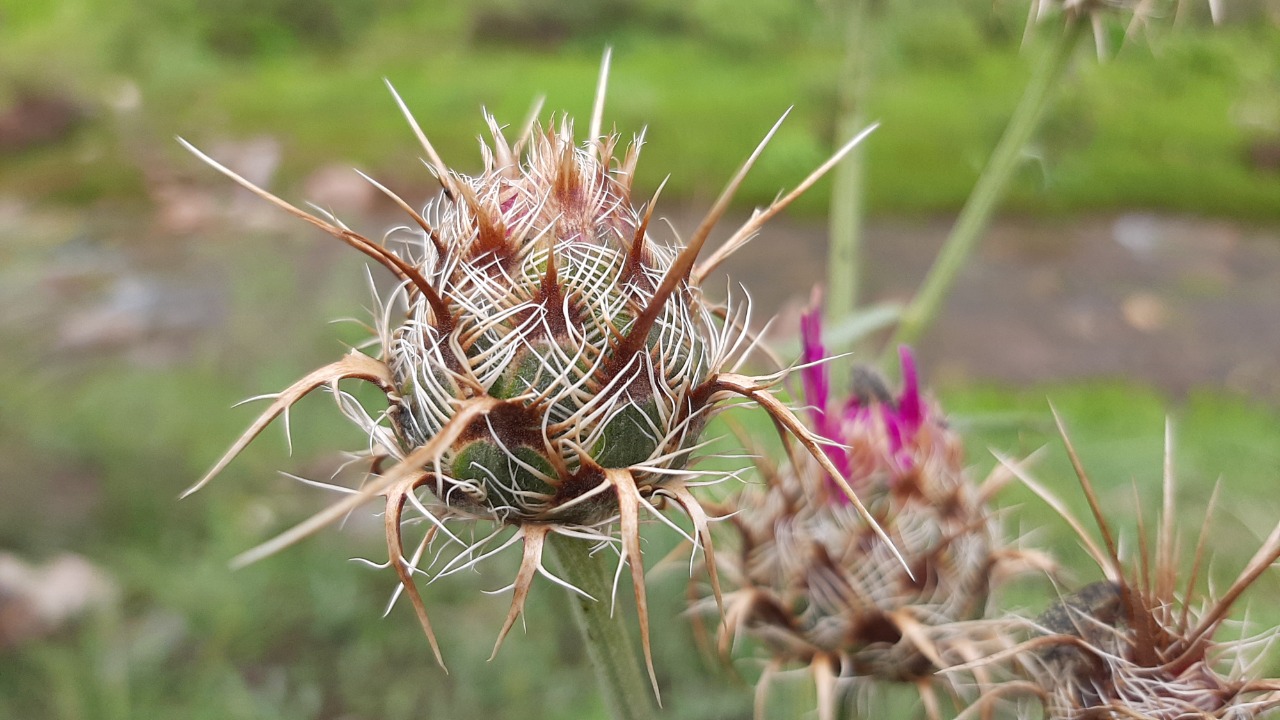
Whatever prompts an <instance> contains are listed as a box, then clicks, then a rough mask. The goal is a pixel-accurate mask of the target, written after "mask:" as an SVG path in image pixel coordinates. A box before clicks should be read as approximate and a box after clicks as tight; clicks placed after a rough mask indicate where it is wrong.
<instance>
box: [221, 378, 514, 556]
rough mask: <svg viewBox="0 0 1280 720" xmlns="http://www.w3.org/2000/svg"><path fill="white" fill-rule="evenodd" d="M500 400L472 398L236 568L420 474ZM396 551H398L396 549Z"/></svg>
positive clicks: (249, 553)
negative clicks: (352, 489)
mask: <svg viewBox="0 0 1280 720" xmlns="http://www.w3.org/2000/svg"><path fill="white" fill-rule="evenodd" d="M499 402H500V401H499V400H496V399H494V398H490V397H481V398H476V399H474V400H471V401H468V403H467V405H466V406H465V407H463V408H462V409H461V410H459V411H458V412H457V414H455V415H454V416H453V417H452V418H450V419H449V422H447V423H445V425H444V427H443V428H442V429H441V430H440V432H438V433H436V434H435V435H434V436H433V437H432V438H431V440H430V441H428V442H427V444H425V445H423V446H422V447H419V448H418V449H416V450H414V451H413V452H411V453H409V454H408V455H407V456H405V458H404V460H401V461H400V462H399V463H398V464H396V466H395V467H393V468H391V469H390V470H388V471H387V472H386V474H384V475H383V476H382V477H380V478H378V479H376V480H374V481H372V482H369V483H366V484H365V486H364V487H362V488H360V491H359V492H356V493H352V494H351V495H347V496H345V497H344V498H343V499H341V500H339V501H338V502H336V503H334V504H332V505H330V506H329V507H327V508H325V509H323V510H321V511H320V512H317V513H316V514H314V515H312V516H311V517H309V518H307V519H306V520H303V521H302V522H300V523H298V524H297V525H294V526H293V527H292V528H290V529H288V530H286V531H284V532H282V533H280V534H279V535H277V536H275V537H274V538H272V539H270V540H268V541H267V542H264V543H262V544H261V545H258V546H257V547H255V548H252V549H250V550H247V551H245V552H243V553H240V554H239V555H237V556H235V557H234V558H232V559H231V567H232V568H242V567H244V566H246V565H252V564H253V563H255V562H258V561H259V560H262V559H264V558H267V557H270V556H272V555H274V554H276V553H278V552H280V551H281V550H283V549H285V548H287V547H289V546H290V545H293V544H294V543H296V542H298V541H300V540H302V539H303V538H305V537H308V536H309V535H311V534H312V533H315V532H316V531H317V530H319V529H320V528H323V527H325V526H326V525H329V524H331V523H334V522H337V521H338V520H341V519H342V518H343V517H344V516H345V515H346V514H347V513H348V512H350V511H352V510H354V509H355V508H358V507H360V506H361V505H363V504H365V503H366V502H368V501H370V500H372V499H373V498H375V497H377V496H379V495H382V494H383V493H385V492H387V491H388V489H390V488H391V487H393V486H394V485H395V484H396V483H400V482H403V481H405V480H406V479H407V478H411V477H417V475H418V474H419V473H421V472H422V468H423V467H424V466H426V465H427V464H428V463H433V462H435V461H436V460H437V459H438V458H439V457H440V454H441V453H443V452H444V449H445V448H447V447H449V446H451V445H452V444H453V443H454V442H455V441H456V440H457V439H458V437H459V436H460V435H462V432H463V431H464V430H465V429H466V428H467V427H468V426H469V425H470V424H471V422H472V421H474V420H476V419H477V418H479V417H481V416H483V415H485V414H487V413H488V412H489V411H490V410H492V409H493V408H494V406H495V405H497V404H498V403H499ZM392 552H394V551H392Z"/></svg>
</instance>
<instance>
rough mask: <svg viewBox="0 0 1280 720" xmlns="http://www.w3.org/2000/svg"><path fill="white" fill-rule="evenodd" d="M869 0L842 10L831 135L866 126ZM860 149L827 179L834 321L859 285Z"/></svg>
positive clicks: (846, 311) (851, 306) (848, 308)
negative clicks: (841, 40)
mask: <svg viewBox="0 0 1280 720" xmlns="http://www.w3.org/2000/svg"><path fill="white" fill-rule="evenodd" d="M870 5H871V2H870V0H848V1H847V2H845V3H842V4H841V6H840V7H839V8H838V10H840V11H841V13H842V14H843V15H844V24H845V28H844V63H843V67H842V68H841V73H840V81H839V82H840V86H839V106H838V107H837V109H836V124H837V130H836V137H837V138H846V137H852V136H853V135H854V134H855V133H856V132H857V131H858V129H859V128H863V127H866V125H867V123H866V109H865V106H864V103H865V101H866V98H867V95H868V93H869V91H870V86H871V60H872V55H873V51H872V48H871V44H870V40H871V33H870V32H869V31H868V26H869V25H870V23H869V22H868V20H869V18H870V15H871V8H870V7H869V6H870ZM864 153H865V151H864V150H863V148H862V147H861V146H859V147H856V148H854V149H853V150H851V151H850V152H849V154H848V155H846V156H845V158H844V160H841V161H840V164H839V165H837V166H836V169H835V172H834V173H833V175H832V182H831V213H830V216H831V219H830V223H829V226H828V233H829V235H830V238H831V240H830V243H831V244H830V249H829V250H828V258H827V260H828V262H827V302H826V306H827V317H828V318H829V319H830V320H831V321H832V322H839V321H840V320H842V319H844V318H845V317H848V316H849V315H850V314H851V313H853V311H854V310H855V309H856V308H857V305H858V293H859V291H860V289H861V287H860V286H861V277H860V273H861V268H862V245H863V240H862V235H863V231H862V227H863V216H864V214H865V208H864V202H865V198H864V193H865V190H864V185H865V180H864V178H865V166H866V161H865V158H864Z"/></svg>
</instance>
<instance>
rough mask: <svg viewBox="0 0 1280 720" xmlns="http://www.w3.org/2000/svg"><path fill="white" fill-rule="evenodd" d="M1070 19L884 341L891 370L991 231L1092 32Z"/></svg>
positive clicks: (931, 318)
mask: <svg viewBox="0 0 1280 720" xmlns="http://www.w3.org/2000/svg"><path fill="white" fill-rule="evenodd" d="M1067 23H1068V24H1067V26H1066V29H1065V30H1064V31H1063V33H1062V34H1061V35H1060V36H1059V37H1058V38H1057V40H1056V41H1055V43H1054V45H1053V47H1052V48H1050V50H1049V53H1048V54H1047V55H1046V56H1045V57H1044V58H1043V60H1042V62H1041V63H1040V64H1039V65H1038V66H1037V67H1036V69H1035V71H1034V72H1033V73H1032V75H1031V79H1030V80H1029V81H1028V83H1027V87H1026V90H1024V91H1023V94H1022V99H1021V100H1020V101H1019V102H1018V106H1017V108H1015V109H1014V111H1013V116H1012V117H1011V118H1009V125H1008V126H1007V127H1006V128H1005V131H1004V135H1002V136H1001V137H1000V142H999V144H997V145H996V148H995V150H994V151H993V152H992V153H991V158H990V159H989V160H988V161H987V166H986V168H984V169H983V171H982V175H980V176H979V177H978V182H977V184H976V185H974V187H973V191H972V192H970V193H969V199H968V200H966V201H965V204H964V208H963V209H961V211H960V216H959V217H958V218H956V224H955V226H954V227H952V229H951V234H950V235H949V236H948V237H947V241H946V243H945V244H944V245H943V246H942V251H941V252H940V253H939V254H938V257H937V259H936V260H934V263H933V267H932V268H930V270H929V275H928V276H927V277H926V278H925V281H924V284H923V285H922V286H921V288H920V292H918V293H917V294H916V297H915V299H914V300H912V302H911V304H910V305H909V306H908V307H907V309H906V312H904V313H903V317H902V323H901V324H900V325H899V326H898V331H897V333H896V334H895V335H894V337H893V340H892V341H891V342H890V343H889V344H888V346H887V347H885V349H884V354H883V356H882V357H881V361H882V362H881V363H880V364H881V367H882V368H884V370H885V371H886V372H887V373H894V372H895V371H894V370H893V369H892V368H894V367H896V365H895V364H894V363H893V362H892V360H893V359H894V358H895V357H896V356H897V352H898V346H899V345H902V344H907V345H910V344H914V343H915V342H917V341H918V340H919V339H920V336H921V335H923V334H924V332H925V330H927V329H928V328H929V326H930V325H932V324H933V322H934V320H936V319H937V315H938V310H939V308H940V307H941V305H942V300H943V298H944V297H946V294H947V293H948V292H949V291H950V290H951V286H952V285H953V284H954V283H955V279H956V276H957V275H958V274H959V272H960V269H961V268H962V267H964V264H965V262H967V261H968V259H969V256H970V255H971V254H972V253H973V249H974V247H975V246H976V245H977V243H978V239H979V238H980V237H982V235H983V233H984V232H986V229H987V224H988V223H989V222H990V220H991V213H992V211H993V210H994V209H995V207H996V205H997V204H998V203H999V202H1000V200H1001V199H1002V198H1003V197H1004V193H1005V189H1006V188H1007V187H1008V185H1009V178H1010V177H1012V175H1013V172H1014V170H1016V169H1017V167H1018V161H1019V160H1020V159H1021V158H1022V152H1023V149H1024V148H1025V147H1026V145H1027V142H1028V141H1029V140H1030V139H1031V135H1032V133H1034V132H1035V130H1036V128H1037V127H1038V126H1039V124H1040V118H1041V117H1042V116H1043V115H1044V111H1045V109H1046V108H1047V107H1048V105H1049V101H1050V100H1051V97H1052V95H1053V93H1054V91H1055V90H1056V89H1057V88H1058V86H1059V84H1060V82H1061V80H1062V76H1063V74H1064V73H1065V72H1066V69H1067V66H1068V65H1069V64H1070V60H1071V55H1072V52H1073V51H1074V50H1075V48H1076V45H1077V44H1079V42H1080V40H1081V38H1083V37H1085V36H1086V34H1087V33H1086V30H1087V29H1088V26H1089V23H1088V19H1087V18H1086V17H1085V16H1084V15H1081V16H1080V17H1072V18H1070V19H1068V21H1067Z"/></svg>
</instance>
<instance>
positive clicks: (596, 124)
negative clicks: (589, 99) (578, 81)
mask: <svg viewBox="0 0 1280 720" xmlns="http://www.w3.org/2000/svg"><path fill="white" fill-rule="evenodd" d="M611 57H613V48H611V47H606V48H605V49H604V59H602V60H601V61H600V79H599V80H598V81H597V82H596V99H595V102H594V103H593V104H592V106H591V125H590V129H589V133H588V135H587V141H588V142H592V143H594V142H596V141H597V140H599V139H600V125H601V123H603V121H604V97H605V91H606V90H607V89H608V86H609V59H610V58H611Z"/></svg>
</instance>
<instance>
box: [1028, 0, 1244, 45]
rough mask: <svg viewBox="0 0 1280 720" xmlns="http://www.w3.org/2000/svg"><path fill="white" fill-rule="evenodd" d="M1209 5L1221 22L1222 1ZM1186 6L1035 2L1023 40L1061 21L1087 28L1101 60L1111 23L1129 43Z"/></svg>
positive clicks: (1151, 1) (1141, 1) (1134, 1)
mask: <svg viewBox="0 0 1280 720" xmlns="http://www.w3.org/2000/svg"><path fill="white" fill-rule="evenodd" d="M1207 4H1208V7H1209V14H1210V16H1211V17H1212V19H1213V21H1214V22H1215V23H1217V22H1221V19H1222V3H1221V2H1220V0H1208V3H1207ZM1185 5H1186V0H1032V2H1031V3H1030V11H1029V16H1028V18H1027V26H1026V30H1025V32H1024V39H1025V37H1027V36H1029V35H1030V33H1031V29H1032V27H1033V26H1034V25H1036V24H1037V23H1040V22H1045V21H1047V20H1050V19H1054V18H1061V19H1062V20H1064V21H1065V23H1066V25H1067V26H1068V28H1070V27H1071V26H1074V25H1080V26H1087V27H1088V28H1089V29H1090V30H1091V31H1092V33H1093V42H1094V47H1095V48H1096V49H1097V53H1098V57H1099V58H1104V57H1106V56H1107V54H1108V42H1107V35H1108V30H1107V26H1108V24H1114V23H1123V24H1124V42H1126V43H1127V42H1129V41H1131V40H1132V39H1134V38H1135V37H1136V36H1138V34H1139V33H1143V32H1145V31H1147V29H1148V28H1149V27H1150V26H1151V23H1152V21H1153V20H1158V19H1161V18H1173V17H1177V16H1180V15H1182V13H1183V12H1185Z"/></svg>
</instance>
